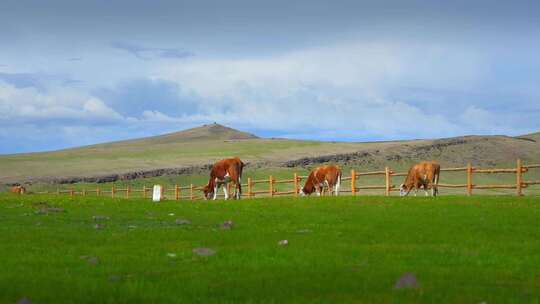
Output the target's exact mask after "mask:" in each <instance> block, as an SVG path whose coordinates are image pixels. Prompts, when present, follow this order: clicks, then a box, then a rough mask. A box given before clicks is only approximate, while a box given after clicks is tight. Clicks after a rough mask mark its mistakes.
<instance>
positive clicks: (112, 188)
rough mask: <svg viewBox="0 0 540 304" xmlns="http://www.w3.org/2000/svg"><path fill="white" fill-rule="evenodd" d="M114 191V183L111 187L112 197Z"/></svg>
mask: <svg viewBox="0 0 540 304" xmlns="http://www.w3.org/2000/svg"><path fill="white" fill-rule="evenodd" d="M114 191H115V190H114V184H113V185H112V187H111V197H112V198H114Z"/></svg>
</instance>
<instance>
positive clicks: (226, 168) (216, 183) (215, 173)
mask: <svg viewBox="0 0 540 304" xmlns="http://www.w3.org/2000/svg"><path fill="white" fill-rule="evenodd" d="M243 168H244V163H243V162H242V161H241V160H240V158H238V157H235V158H227V159H223V160H220V161H218V162H217V163H215V164H214V165H213V166H212V170H211V171H210V179H209V180H208V185H206V186H204V188H203V191H204V198H205V199H210V198H212V199H214V200H215V199H216V198H217V191H218V189H219V187H220V186H222V185H223V193H224V194H225V199H228V198H229V193H228V190H227V185H228V184H229V183H230V182H232V183H234V184H235V189H234V197H235V198H236V199H240V196H241V195H242V170H243Z"/></svg>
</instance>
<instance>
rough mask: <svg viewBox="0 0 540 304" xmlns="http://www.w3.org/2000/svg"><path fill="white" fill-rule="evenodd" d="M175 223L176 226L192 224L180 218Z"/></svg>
mask: <svg viewBox="0 0 540 304" xmlns="http://www.w3.org/2000/svg"><path fill="white" fill-rule="evenodd" d="M175 223H176V225H189V224H191V221H190V220H186V219H181V218H179V219H176V221H175Z"/></svg>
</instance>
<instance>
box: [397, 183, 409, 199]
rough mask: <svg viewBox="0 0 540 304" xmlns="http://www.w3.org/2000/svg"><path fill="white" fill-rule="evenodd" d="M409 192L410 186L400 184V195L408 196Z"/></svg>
mask: <svg viewBox="0 0 540 304" xmlns="http://www.w3.org/2000/svg"><path fill="white" fill-rule="evenodd" d="M407 194H409V188H408V187H407V185H405V184H401V185H400V186H399V196H407Z"/></svg>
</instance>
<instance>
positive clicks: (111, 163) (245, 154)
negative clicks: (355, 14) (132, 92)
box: [0, 124, 540, 184]
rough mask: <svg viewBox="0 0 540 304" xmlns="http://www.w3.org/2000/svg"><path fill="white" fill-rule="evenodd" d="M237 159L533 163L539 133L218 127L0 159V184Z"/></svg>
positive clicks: (269, 163) (160, 171)
mask: <svg viewBox="0 0 540 304" xmlns="http://www.w3.org/2000/svg"><path fill="white" fill-rule="evenodd" d="M228 156H239V157H241V158H242V159H243V160H244V161H245V162H247V163H249V166H252V168H259V169H260V168H290V167H306V166H308V167H309V166H311V165H314V164H317V163H325V162H335V163H339V164H341V165H344V166H357V167H362V168H381V167H384V166H391V167H392V168H396V169H399V168H405V167H407V166H408V165H410V164H411V163H413V162H415V161H418V160H423V159H437V160H439V161H440V162H441V164H442V165H443V166H456V165H457V166H461V165H464V164H465V163H466V162H467V161H471V162H472V163H473V164H475V165H477V166H496V165H498V166H502V165H507V164H512V165H513V164H514V163H515V160H516V158H521V159H523V160H524V161H525V162H540V133H534V134H529V135H523V136H518V137H509V136H463V137H454V138H445V139H433V140H432V139H423V140H410V141H387V142H365V143H345V142H320V141H306V140H289V139H273V138H272V139H269V138H260V137H257V136H255V135H253V134H249V133H246V132H241V131H238V130H235V129H231V128H228V127H225V126H222V125H219V124H210V125H203V126H201V127H197V128H193V129H188V130H184V131H180V132H175V133H170V134H165V135H160V136H154V137H147V138H141V139H135V140H126V141H119V142H111V143H106V144H98V145H91V146H84V147H78V148H72V149H65V150H59V151H52V152H41V153H26V154H13V155H2V156H0V183H2V184H11V183H23V182H61V183H63V182H77V181H87V182H96V181H97V182H106V181H114V180H116V179H133V178H139V177H150V176H159V175H167V174H172V175H175V174H176V175H178V174H191V173H193V172H196V171H197V170H199V171H200V170H206V169H207V167H208V165H209V164H211V163H213V162H214V161H215V160H218V159H221V158H224V157H228Z"/></svg>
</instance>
